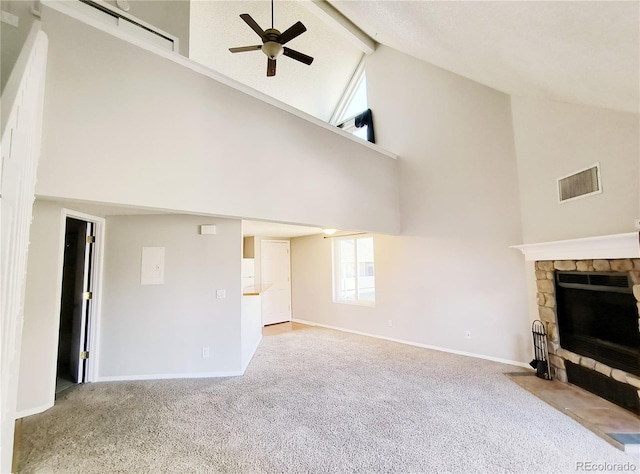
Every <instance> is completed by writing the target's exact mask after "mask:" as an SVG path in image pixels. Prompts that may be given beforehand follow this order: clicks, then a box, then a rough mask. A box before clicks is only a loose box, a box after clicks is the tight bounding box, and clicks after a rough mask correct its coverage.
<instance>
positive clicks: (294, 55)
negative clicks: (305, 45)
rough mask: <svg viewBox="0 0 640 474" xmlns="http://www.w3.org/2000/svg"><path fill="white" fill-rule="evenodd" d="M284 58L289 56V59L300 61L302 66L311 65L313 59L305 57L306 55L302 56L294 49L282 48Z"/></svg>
mask: <svg viewBox="0 0 640 474" xmlns="http://www.w3.org/2000/svg"><path fill="white" fill-rule="evenodd" d="M282 54H284V55H285V56H289V57H290V58H291V59H295V60H296V61H300V62H301V63H304V64H307V65H309V64H311V63H312V62H313V58H312V57H311V56H307V55H306V54H302V53H300V52H298V51H296V50H295V49H291V48H284V51H283V53H282Z"/></svg>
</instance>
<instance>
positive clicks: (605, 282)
mask: <svg viewBox="0 0 640 474" xmlns="http://www.w3.org/2000/svg"><path fill="white" fill-rule="evenodd" d="M556 275H557V278H556V282H557V284H558V285H559V286H562V287H565V288H575V289H580V290H591V291H615V292H621V293H632V292H633V291H632V288H633V284H632V283H631V280H630V279H629V276H628V275H627V274H626V273H622V272H621V273H605V272H556Z"/></svg>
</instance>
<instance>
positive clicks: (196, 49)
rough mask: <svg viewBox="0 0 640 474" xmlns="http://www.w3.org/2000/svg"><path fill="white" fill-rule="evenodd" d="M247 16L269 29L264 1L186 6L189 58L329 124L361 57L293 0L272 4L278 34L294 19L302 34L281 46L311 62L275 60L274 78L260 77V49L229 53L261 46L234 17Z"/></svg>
mask: <svg viewBox="0 0 640 474" xmlns="http://www.w3.org/2000/svg"><path fill="white" fill-rule="evenodd" d="M242 13H248V14H249V15H251V17H252V18H253V19H254V20H255V21H256V22H257V23H258V24H259V25H260V27H261V28H262V29H267V28H270V27H271V4H270V2H268V1H264V0H257V1H252V0H241V1H198V0H194V1H192V2H191V25H190V39H189V57H190V58H191V59H193V60H194V61H197V62H199V63H201V64H204V65H205V66H207V67H210V68H211V69H214V70H216V71H218V72H221V73H222V74H224V75H226V76H228V77H231V78H233V79H235V80H237V81H239V82H242V83H244V84H246V85H248V86H250V87H252V88H254V89H256V90H259V91H261V92H263V93H265V94H267V95H270V96H272V97H274V98H276V99H278V100H281V101H282V102H285V103H288V104H289V105H291V106H293V107H296V108H298V109H300V110H302V111H304V112H307V113H309V114H310V115H313V116H315V117H318V118H320V119H321V120H324V121H327V122H328V121H329V119H330V118H331V115H332V113H333V111H334V110H335V108H336V105H337V104H338V101H339V100H340V98H341V97H342V94H343V92H344V90H345V88H346V86H347V84H348V82H349V80H350V79H351V77H352V76H353V73H354V71H355V69H356V67H357V66H358V63H359V62H360V60H361V58H362V56H363V53H362V52H361V51H360V50H358V49H357V48H356V47H355V46H352V45H351V44H345V42H344V41H343V39H342V36H341V35H340V34H339V33H337V32H336V31H335V30H333V29H332V28H331V27H329V26H328V25H327V24H326V23H324V22H323V21H321V20H320V19H319V18H318V17H317V16H315V15H314V14H313V13H311V12H310V11H309V10H308V9H307V8H305V7H304V6H303V5H302V4H301V3H300V2H298V1H280V0H278V1H276V2H275V5H274V26H275V28H276V29H277V30H279V31H281V32H284V31H285V30H286V29H288V28H289V27H290V26H291V25H293V24H294V23H296V22H297V21H302V23H303V24H304V25H305V26H306V28H307V31H306V32H305V33H303V34H302V35H300V36H298V37H297V38H294V39H293V40H291V41H290V42H289V43H287V47H289V48H291V49H294V50H296V51H299V52H301V53H304V54H306V55H308V56H311V57H313V58H314V62H313V63H312V64H311V65H310V66H307V65H305V64H302V63H300V62H298V61H295V60H293V59H291V58H288V57H284V56H281V57H280V58H278V60H277V71H276V75H275V77H266V72H267V57H266V56H265V55H264V54H263V53H262V52H261V51H250V52H244V53H235V54H233V53H231V52H229V48H230V47H237V46H251V45H259V44H262V40H261V39H260V37H259V36H258V35H257V34H256V33H255V32H254V31H253V30H252V29H251V28H250V27H249V26H248V25H247V24H246V23H245V22H244V21H243V20H242V19H241V18H240V14H242Z"/></svg>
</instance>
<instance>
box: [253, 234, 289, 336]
mask: <svg viewBox="0 0 640 474" xmlns="http://www.w3.org/2000/svg"><path fill="white" fill-rule="evenodd" d="M265 242H271V243H279V244H283V243H284V244H287V255H288V256H289V319H288V320H287V321H280V322H281V323H286V322H289V321H292V320H293V309H292V306H293V303H292V301H291V298H292V293H293V291H292V288H291V240H288V239H260V284H261V285H262V284H264V277H263V274H262V272H263V268H264V266H263V265H262V256H263V255H264V251H263V250H264V248H263V245H264V243H265ZM263 304H264V298H260V312H261V313H262V315H263V316H264V311H263ZM269 324H278V323H269ZM262 326H263V327H264V319H262Z"/></svg>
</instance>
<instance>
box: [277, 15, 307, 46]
mask: <svg viewBox="0 0 640 474" xmlns="http://www.w3.org/2000/svg"><path fill="white" fill-rule="evenodd" d="M305 31H307V28H306V27H305V26H304V25H303V24H302V22H301V21H299V22H298V23H296V24H295V25H293V26H292V27H291V28H289V29H288V30H286V31H285V32H284V33H281V34H280V36H278V43H280V44H285V43H288V42H289V41H291V40H292V39H293V38H295V37H296V36H300V35H301V34H302V33H304V32H305Z"/></svg>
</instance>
